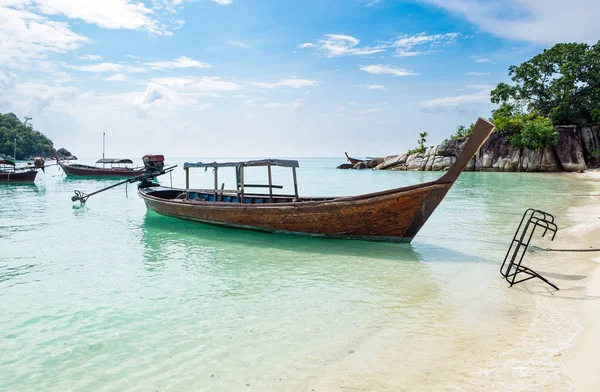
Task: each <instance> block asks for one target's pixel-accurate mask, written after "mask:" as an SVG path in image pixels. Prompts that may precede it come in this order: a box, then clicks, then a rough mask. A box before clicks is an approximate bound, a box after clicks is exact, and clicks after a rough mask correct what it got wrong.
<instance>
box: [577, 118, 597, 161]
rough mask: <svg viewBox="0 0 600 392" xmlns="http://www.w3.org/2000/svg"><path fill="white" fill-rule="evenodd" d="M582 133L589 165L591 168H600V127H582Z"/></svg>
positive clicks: (585, 155)
mask: <svg viewBox="0 0 600 392" xmlns="http://www.w3.org/2000/svg"><path fill="white" fill-rule="evenodd" d="M580 131H581V143H582V147H583V154H584V157H585V161H586V163H587V165H588V166H590V167H597V166H600V127H598V126H592V127H582V128H581V130H580Z"/></svg>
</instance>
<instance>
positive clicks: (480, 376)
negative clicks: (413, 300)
mask: <svg viewBox="0 0 600 392" xmlns="http://www.w3.org/2000/svg"><path fill="white" fill-rule="evenodd" d="M560 175H561V176H562V175H564V176H571V177H569V178H572V176H577V177H580V178H581V181H586V182H589V185H590V186H589V187H588V188H587V189H590V192H584V193H581V192H579V191H577V192H574V196H573V202H572V204H571V203H570V205H568V206H564V207H565V208H564V209H563V210H562V211H549V212H552V213H556V218H557V222H558V225H559V231H558V234H557V236H556V239H555V240H554V241H549V240H548V238H544V239H542V238H539V236H538V235H536V237H538V238H535V240H534V241H532V244H535V245H538V246H540V247H543V248H549V249H572V250H575V249H589V248H591V247H593V248H600V171H590V172H587V173H584V174H566V173H565V174H560ZM598 262H600V252H554V251H535V252H532V253H529V252H528V254H527V255H526V262H524V265H527V266H530V267H531V268H533V269H535V270H537V271H538V272H540V273H541V274H542V275H543V276H545V277H547V278H548V279H549V280H550V281H552V282H553V283H555V284H557V285H558V287H559V288H560V290H559V291H555V290H554V289H552V288H551V287H550V286H548V285H546V284H545V283H543V282H541V281H540V280H537V279H534V280H531V281H528V282H526V283H523V284H519V285H517V286H514V287H512V288H509V287H508V285H506V290H507V291H506V297H507V299H506V301H507V303H508V304H509V306H508V307H509V308H511V307H512V308H513V310H512V311H510V312H509V313H505V314H497V315H491V316H490V317H489V318H487V319H486V317H485V315H482V317H481V320H474V325H472V326H467V327H466V328H465V329H464V330H457V328H456V325H455V323H453V322H449V323H448V329H447V330H440V331H439V334H438V335H437V336H429V337H423V339H418V340H415V341H405V340H402V338H401V337H400V336H402V334H401V333H399V332H398V330H395V329H394V328H393V327H392V328H389V327H388V328H381V329H378V330H375V331H373V334H372V335H371V336H370V337H368V338H366V339H365V340H364V341H362V342H360V344H357V345H356V348H355V349H353V350H350V351H349V352H348V353H345V352H344V353H340V354H339V358H338V359H337V360H335V361H333V362H332V363H329V364H328V365H327V366H325V367H324V368H323V373H322V375H321V377H319V378H318V379H313V380H310V381H309V382H308V383H307V384H305V385H303V387H304V388H306V387H308V388H309V389H308V390H310V388H313V390H315V391H324V390H325V391H440V390H442V391H486V392H489V391H498V392H500V391H507V390H511V391H572V390H575V391H597V390H598V388H599V385H600V372H598V371H597V370H598V365H597V358H596V352H597V350H598V347H600V268H597V266H598ZM498 279H499V280H501V278H500V277H498ZM504 283H505V282H504ZM484 304H485V302H484ZM484 306H485V305H484ZM452 312H456V310H452ZM490 318H491V320H490ZM432 321H433V320H432ZM495 322H497V323H498V324H502V325H504V326H505V327H503V328H498V329H497V330H495V329H493V328H492V331H493V332H490V333H489V334H487V335H486V334H485V332H482V331H481V329H482V328H483V329H485V328H489V327H491V326H492V325H493V324H494V323H495ZM477 324H479V325H477ZM482 326H483V327H482ZM486 326H487V327H486Z"/></svg>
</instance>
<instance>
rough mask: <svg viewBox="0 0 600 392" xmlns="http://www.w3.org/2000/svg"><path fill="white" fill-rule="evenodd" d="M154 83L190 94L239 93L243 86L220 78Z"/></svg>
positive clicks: (184, 78) (157, 80) (153, 80)
mask: <svg viewBox="0 0 600 392" xmlns="http://www.w3.org/2000/svg"><path fill="white" fill-rule="evenodd" d="M152 83H155V84H160V85H163V86H167V87H170V88H176V89H179V90H181V91H188V92H228V91H237V90H240V89H241V86H240V85H238V84H236V83H234V82H228V81H225V80H222V79H221V78H219V77H216V76H213V77H208V76H203V77H183V78H154V79H152Z"/></svg>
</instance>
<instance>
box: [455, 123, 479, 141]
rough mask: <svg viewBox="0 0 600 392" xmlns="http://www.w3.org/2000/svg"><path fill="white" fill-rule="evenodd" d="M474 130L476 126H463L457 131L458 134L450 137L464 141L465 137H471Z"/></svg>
mask: <svg viewBox="0 0 600 392" xmlns="http://www.w3.org/2000/svg"><path fill="white" fill-rule="evenodd" d="M473 128H475V124H471V125H469V126H468V127H465V126H464V125H461V126H459V127H458V128H457V129H456V133H455V134H454V135H452V136H450V139H452V140H456V139H462V138H465V137H469V136H471V134H472V133H473Z"/></svg>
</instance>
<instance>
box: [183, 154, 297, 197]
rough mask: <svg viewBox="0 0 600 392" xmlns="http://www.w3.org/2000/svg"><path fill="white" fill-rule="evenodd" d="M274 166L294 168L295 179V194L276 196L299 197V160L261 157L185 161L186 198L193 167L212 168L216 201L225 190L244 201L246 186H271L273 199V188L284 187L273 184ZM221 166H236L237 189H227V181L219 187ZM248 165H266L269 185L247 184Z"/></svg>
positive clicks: (270, 195) (270, 194) (188, 192)
mask: <svg viewBox="0 0 600 392" xmlns="http://www.w3.org/2000/svg"><path fill="white" fill-rule="evenodd" d="M272 166H280V167H288V168H291V169H292V176H293V179H294V195H276V196H288V197H294V198H295V199H296V200H297V199H298V198H299V196H298V179H297V175H296V169H297V168H299V167H300V165H299V164H298V161H295V160H291V159H259V160H252V161H237V162H209V163H203V162H185V163H184V164H183V169H184V170H185V198H186V200H189V195H190V169H192V168H205V170H206V169H208V168H212V169H213V175H214V190H213V192H214V194H215V201H218V200H219V199H220V196H222V195H223V193H224V192H231V193H237V194H238V195H239V197H240V200H241V201H242V203H243V200H244V193H245V189H246V188H269V200H270V201H271V202H272V201H273V196H274V195H273V189H283V186H282V185H274V184H273V176H272V173H271V167H272ZM220 167H233V168H235V174H236V190H225V189H224V188H225V183H223V184H222V185H221V188H220V189H219V168H220ZM246 167H266V168H267V174H268V178H269V184H268V185H262V184H246V183H245V182H244V168H246Z"/></svg>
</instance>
